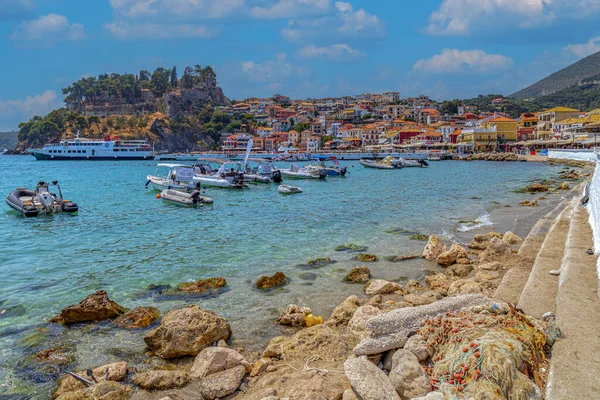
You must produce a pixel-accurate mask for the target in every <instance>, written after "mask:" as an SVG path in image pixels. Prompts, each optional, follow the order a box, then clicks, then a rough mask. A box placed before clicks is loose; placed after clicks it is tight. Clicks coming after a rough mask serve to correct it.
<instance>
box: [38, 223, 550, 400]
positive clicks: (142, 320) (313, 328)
mask: <svg viewBox="0 0 600 400" xmlns="http://www.w3.org/2000/svg"><path fill="white" fill-rule="evenodd" d="M521 241H522V239H521V238H520V237H518V236H517V235H515V234H513V233H511V232H506V233H504V234H500V233H496V232H489V233H487V234H478V235H476V236H475V237H474V238H473V240H472V241H471V242H470V243H469V244H468V246H467V247H463V246H460V245H458V244H452V245H451V246H447V245H446V244H445V243H443V242H442V240H441V239H440V238H439V237H437V236H436V235H431V236H430V237H429V240H428V242H427V245H426V246H425V249H424V251H423V254H422V255H419V256H422V257H423V258H424V259H428V260H435V262H437V264H438V265H440V266H441V267H443V268H444V272H440V273H436V274H431V275H429V276H427V277H426V278H425V282H419V281H417V280H410V281H408V282H407V283H406V284H404V285H401V284H399V283H397V282H391V281H386V280H382V279H377V278H376V277H375V278H373V277H371V272H370V270H369V268H368V267H365V266H361V267H357V268H354V269H353V270H352V271H350V272H349V273H348V276H347V277H346V280H347V281H348V282H350V283H354V284H364V293H365V297H364V298H359V297H357V296H350V297H348V298H347V299H346V300H344V301H343V302H342V303H341V304H340V305H338V307H336V308H335V310H334V311H333V312H332V314H331V315H330V316H329V317H328V318H327V319H326V320H323V318H319V317H315V316H313V315H312V313H311V310H310V309H307V308H300V307H298V306H295V305H290V307H288V309H287V310H285V311H284V312H283V313H282V314H281V315H280V317H279V318H278V323H280V324H286V325H290V326H293V327H296V328H295V329H296V332H295V333H294V334H293V335H291V336H278V337H275V338H273V339H272V340H271V341H270V342H269V344H268V345H267V346H266V348H264V350H263V351H262V353H259V352H251V351H246V350H245V349H243V348H235V347H230V345H229V344H228V343H229V342H228V341H229V340H230V339H231V336H232V333H233V332H232V331H231V327H230V326H229V323H228V322H227V321H226V320H225V319H223V318H222V317H220V316H219V315H217V314H216V313H214V312H212V311H209V310H202V309H200V308H199V307H198V306H196V305H190V306H187V307H184V308H181V309H175V310H171V311H169V312H167V313H166V314H165V315H164V316H162V319H161V318H160V314H159V313H158V311H157V310H155V309H153V308H152V307H137V308H135V309H133V310H127V309H125V308H124V307H122V306H120V305H119V304H117V303H116V302H114V301H112V300H111V299H110V298H109V297H108V295H107V293H106V292H104V291H98V292H96V293H93V294H91V295H90V296H88V297H87V298H86V299H84V300H83V301H81V302H80V303H79V304H76V305H72V306H69V307H67V308H65V309H64V310H63V311H62V312H61V313H60V314H59V315H58V316H56V317H55V318H53V319H52V320H51V322H53V323H60V324H63V325H65V326H70V325H72V324H79V325H81V324H86V323H91V322H97V321H103V320H110V321H111V324H113V325H116V326H119V327H121V328H124V329H139V328H142V327H148V326H149V327H154V329H152V330H150V331H148V332H147V333H146V334H145V335H144V342H145V343H146V346H147V349H148V351H147V353H146V362H145V363H144V365H146V366H147V368H139V370H136V368H133V367H132V366H130V365H129V364H128V363H127V362H126V361H120V362H117V363H112V364H108V365H103V366H99V367H97V368H94V369H92V370H87V371H78V372H77V371H76V372H73V373H71V374H66V375H64V376H62V377H61V378H60V379H59V380H58V389H57V390H56V391H55V392H54V394H53V398H55V399H60V400H75V399H151V400H152V399H157V400H159V399H160V400H169V399H171V400H178V399H234V398H235V399H238V400H254V399H256V400H267V399H268V400H276V399H346V400H350V399H364V400H371V399H372V400H375V399H403V400H404V399H416V398H425V399H450V398H467V397H468V396H473V397H474V398H502V397H498V396H496V397H485V396H492V394H494V393H503V395H504V396H508V397H509V398H525V397H527V398H534V399H535V398H542V393H543V392H542V391H543V388H544V385H543V382H544V379H545V375H544V371H545V368H546V363H547V357H548V354H549V349H550V346H551V344H552V343H553V341H554V339H555V336H556V335H555V332H554V330H553V327H554V324H553V319H552V318H551V316H550V317H549V319H548V320H547V321H538V320H534V319H533V318H531V317H527V316H525V315H523V314H521V313H520V312H518V311H517V310H515V309H514V308H513V307H512V306H510V305H508V304H506V303H504V302H502V301H497V300H494V299H493V295H494V291H495V289H496V288H497V287H498V285H499V283H500V282H501V280H502V277H503V275H504V273H505V272H506V267H505V266H506V265H510V263H511V262H512V261H513V258H515V257H518V256H517V255H516V254H515V253H516V250H515V249H514V246H515V245H517V244H518V243H520V242H521ZM370 256H371V255H366V256H365V257H363V258H364V259H365V260H368V259H370V258H371V257H370ZM321 262H325V260H322V261H321ZM281 275H283V274H279V273H278V274H275V275H274V276H272V277H261V278H260V279H258V281H257V282H256V285H257V286H261V287H267V288H272V287H276V286H278V285H283V284H285V276H281ZM265 282H267V283H269V285H267V286H264V285H265ZM223 285H226V282H225V280H224V279H222V278H218V279H207V280H202V281H198V282H194V283H192V284H186V285H185V286H183V285H182V286H180V287H178V290H182V288H183V290H192V289H190V288H195V290H201V291H204V290H211V289H214V288H215V287H217V288H218V287H222V286H223ZM60 355H61V350H60V349H49V350H46V351H45V353H44V354H43V355H40V356H39V357H42V358H44V362H49V363H52V362H54V361H53V360H57V359H60ZM57 357H58V358H57ZM515 360H516V361H518V362H516V363H515Z"/></svg>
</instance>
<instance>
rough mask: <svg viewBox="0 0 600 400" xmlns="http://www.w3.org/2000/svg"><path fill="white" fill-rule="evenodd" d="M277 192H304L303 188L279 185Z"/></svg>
mask: <svg viewBox="0 0 600 400" xmlns="http://www.w3.org/2000/svg"><path fill="white" fill-rule="evenodd" d="M277 191H278V192H279V193H281V194H298V193H302V192H303V190H302V188H300V187H298V186H291V185H279V187H278V188H277Z"/></svg>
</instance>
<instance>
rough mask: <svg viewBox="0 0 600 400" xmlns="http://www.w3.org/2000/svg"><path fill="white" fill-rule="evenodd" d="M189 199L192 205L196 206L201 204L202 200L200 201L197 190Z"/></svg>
mask: <svg viewBox="0 0 600 400" xmlns="http://www.w3.org/2000/svg"><path fill="white" fill-rule="evenodd" d="M191 198H192V203H194V204H198V203H201V202H202V200H201V199H200V191H199V190H198V189H196V190H194V191H193V192H192V195H191Z"/></svg>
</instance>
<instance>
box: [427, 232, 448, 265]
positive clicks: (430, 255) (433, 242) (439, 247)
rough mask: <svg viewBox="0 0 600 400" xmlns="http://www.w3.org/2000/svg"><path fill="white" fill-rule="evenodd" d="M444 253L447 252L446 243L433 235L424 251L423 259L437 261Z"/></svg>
mask: <svg viewBox="0 0 600 400" xmlns="http://www.w3.org/2000/svg"><path fill="white" fill-rule="evenodd" d="M444 251H446V245H445V244H444V242H442V240H441V239H440V238H439V237H438V236H437V235H431V236H429V241H428V242H427V245H426V246H425V249H424V250H423V258H424V259H426V260H435V259H436V258H438V256H439V255H440V254H442V253H443V252H444Z"/></svg>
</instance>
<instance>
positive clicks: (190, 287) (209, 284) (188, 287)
mask: <svg viewBox="0 0 600 400" xmlns="http://www.w3.org/2000/svg"><path fill="white" fill-rule="evenodd" d="M225 286H227V281H226V280H225V278H221V277H219V278H208V279H200V280H199V281H195V282H184V283H180V284H179V285H177V290H178V291H180V292H186V293H204V292H206V291H207V290H210V289H219V288H223V287H225Z"/></svg>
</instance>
